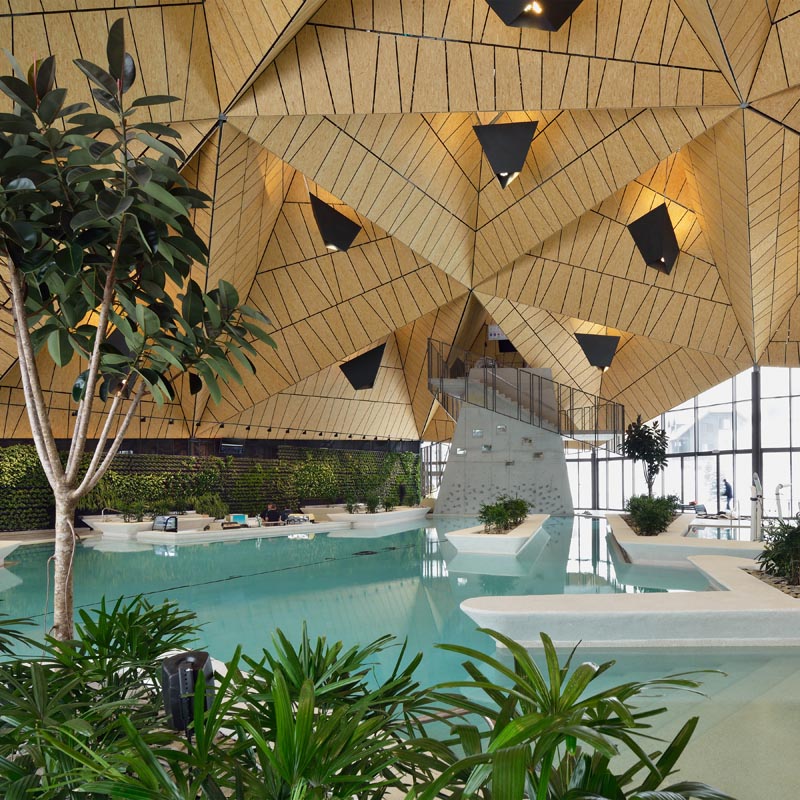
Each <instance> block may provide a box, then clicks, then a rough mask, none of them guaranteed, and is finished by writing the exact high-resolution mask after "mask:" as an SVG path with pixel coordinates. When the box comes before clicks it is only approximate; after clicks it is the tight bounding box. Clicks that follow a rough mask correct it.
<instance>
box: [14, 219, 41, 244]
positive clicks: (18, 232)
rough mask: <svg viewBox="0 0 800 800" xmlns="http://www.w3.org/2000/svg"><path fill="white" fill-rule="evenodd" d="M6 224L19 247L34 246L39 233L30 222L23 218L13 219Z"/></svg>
mask: <svg viewBox="0 0 800 800" xmlns="http://www.w3.org/2000/svg"><path fill="white" fill-rule="evenodd" d="M8 226H9V227H10V228H11V230H12V231H13V239H14V241H16V242H17V244H19V245H20V246H21V247H24V248H25V249H26V250H30V249H31V248H33V247H35V246H36V242H37V241H38V240H39V234H38V233H37V231H36V228H34V227H33V225H31V223H30V222H28V221H27V220H24V219H15V220H13V221H12V222H9V223H8Z"/></svg>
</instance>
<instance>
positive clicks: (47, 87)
mask: <svg viewBox="0 0 800 800" xmlns="http://www.w3.org/2000/svg"><path fill="white" fill-rule="evenodd" d="M34 75H35V78H34ZM55 82H56V59H55V56H47V58H42V59H39V60H38V61H37V62H36V63H35V64H34V65H32V66H31V69H30V72H29V73H28V85H29V86H31V87H33V88H34V89H35V91H36V96H37V97H38V98H39V100H40V101H41V99H42V98H43V97H44V96H45V95H46V94H47V93H48V92H51V91H52V90H53V86H54V85H55ZM39 116H41V114H40V115H39Z"/></svg>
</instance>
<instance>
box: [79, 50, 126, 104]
mask: <svg viewBox="0 0 800 800" xmlns="http://www.w3.org/2000/svg"><path fill="white" fill-rule="evenodd" d="M74 63H75V66H76V67H77V68H78V69H79V70H80V71H81V72H82V73H83V74H84V75H85V76H86V77H87V78H88V79H89V80H90V81H93V82H94V83H96V84H97V85H98V86H100V87H101V88H102V89H103V90H104V91H105V92H107V93H108V94H110V95H111V96H112V97H114V96H115V95H116V94H117V82H116V81H115V80H114V78H112V77H111V75H109V74H108V73H107V72H106V71H105V70H104V69H101V68H100V67H98V66H97V64H92V62H91V61H86V60H85V59H83V58H76V59H75V62H74Z"/></svg>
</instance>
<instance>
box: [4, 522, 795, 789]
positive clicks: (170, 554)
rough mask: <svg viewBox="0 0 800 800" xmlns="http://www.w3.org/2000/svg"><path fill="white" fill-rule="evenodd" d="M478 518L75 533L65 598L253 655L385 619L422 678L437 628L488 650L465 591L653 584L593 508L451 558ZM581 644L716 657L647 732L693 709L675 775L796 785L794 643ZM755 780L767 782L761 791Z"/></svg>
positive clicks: (639, 670) (636, 676)
mask: <svg viewBox="0 0 800 800" xmlns="http://www.w3.org/2000/svg"><path fill="white" fill-rule="evenodd" d="M474 522H475V521H474V520H470V519H453V518H436V519H434V520H433V521H431V522H430V523H429V524H428V527H426V528H415V529H412V530H409V531H404V532H401V533H390V534H386V535H384V534H382V532H380V531H376V533H375V535H374V537H371V538H366V537H365V535H364V532H363V531H362V532H359V533H358V537H357V538H352V537H349V536H347V535H346V534H347V532H346V531H340V532H337V533H336V534H335V535H334V534H327V535H325V534H318V535H316V536H313V537H312V538H293V539H289V538H285V537H277V538H265V539H262V540H250V541H244V542H240V543H236V542H226V543H217V544H207V545H193V546H185V547H184V546H179V547H170V546H155V547H154V546H141V545H139V546H137V545H134V546H133V547H134V548H135V549H134V550H133V551H132V552H121V553H110V552H103V551H102V550H101V549H98V548H97V547H92V546H88V545H89V544H91V543H87V546H83V547H81V548H80V550H79V552H78V555H77V560H76V566H75V569H76V584H75V593H76V605H78V606H91V605H94V604H96V603H97V602H98V600H99V599H100V597H101V596H102V595H103V594H105V595H107V596H108V597H110V598H112V597H116V596H118V595H120V594H126V595H134V594H137V593H144V594H148V595H149V597H150V599H151V600H152V601H154V602H158V601H159V600H161V599H163V598H165V597H168V598H170V599H171V600H174V601H176V602H178V603H179V604H180V605H181V606H182V607H184V608H187V609H191V610H192V611H194V612H195V613H196V614H197V615H198V618H199V619H200V620H202V621H203V622H204V623H205V627H204V631H203V634H202V640H201V644H203V645H204V646H206V647H208V648H209V649H210V650H211V651H212V653H213V654H214V655H215V656H216V657H218V658H221V659H225V658H227V657H228V656H229V655H230V653H231V652H232V651H233V649H234V647H235V646H236V645H237V644H239V643H241V644H243V645H244V649H245V652H248V653H250V654H251V655H254V656H255V655H257V654H258V653H259V652H260V650H261V648H262V647H265V646H269V641H270V636H271V633H272V631H273V630H274V629H275V628H276V627H280V628H282V629H283V630H284V631H285V632H286V633H287V635H288V636H289V637H290V638H294V639H297V638H298V636H299V632H300V624H301V621H302V620H303V619H305V620H307V621H308V626H309V631H310V633H311V634H312V636H316V635H323V634H324V635H325V636H327V637H328V639H329V640H337V639H341V640H342V641H344V642H346V643H348V644H353V643H355V642H361V643H366V642H368V641H371V640H373V639H376V638H378V637H379V636H382V635H384V634H386V633H393V634H394V635H396V636H398V637H399V638H400V639H401V640H402V638H404V637H407V638H408V642H409V650H410V652H416V651H418V650H421V651H423V652H424V653H425V657H424V659H423V661H422V664H421V666H420V670H419V673H418V678H419V680H420V681H421V682H422V683H428V684H430V683H434V682H436V681H442V680H450V679H454V678H457V677H461V675H462V671H461V667H460V663H461V661H462V660H463V659H462V657H460V656H457V655H455V654H448V653H445V652H443V651H441V650H438V649H436V648H435V647H433V645H434V644H435V643H437V642H457V643H459V644H464V645H469V646H472V647H475V648H478V649H480V650H483V651H485V652H491V651H493V650H494V645H493V642H492V641H491V640H490V639H489V638H488V637H486V636H484V635H483V634H480V633H478V632H477V631H476V630H475V628H474V625H473V624H472V622H471V621H470V620H469V619H468V618H467V617H466V615H464V614H463V613H462V612H461V611H460V609H459V603H460V602H461V601H462V600H464V599H466V598H468V597H475V596H477V595H480V594H490V593H491V594H497V593H501V594H519V593H526V592H532V591H533V592H536V593H539V594H551V593H557V594H561V593H572V592H581V593H598V594H599V593H607V592H610V591H620V592H621V591H624V592H636V593H639V592H648V591H654V589H653V587H647V586H630V585H626V584H623V583H620V582H619V581H618V578H617V576H616V575H615V573H614V568H613V562H612V560H611V558H610V556H609V553H608V551H607V549H606V539H605V521H604V520H591V519H584V518H576V519H575V520H573V519H571V518H568V519H565V518H551V519H550V520H548V521H547V523H546V532H547V534H548V537H549V538H548V540H547V542H546V544H545V545H543V546H542V545H541V544H540V545H537V547H532V548H530V549H527V548H526V549H524V550H523V551H522V553H521V555H520V557H519V558H517V559H514V558H510V559H509V558H505V559H499V560H498V559H486V558H482V559H480V560H478V562H477V563H476V562H474V561H470V560H469V559H468V560H466V561H464V560H463V559H462V560H461V561H459V558H460V556H459V554H457V553H456V552H455V551H454V549H453V548H452V546H451V545H450V544H449V543H448V542H447V541H446V540H445V538H444V534H445V532H446V531H448V530H455V529H458V528H461V527H466V526H468V525H472V524H474ZM97 541H98V540H95V542H94V544H96V543H97ZM531 544H534V542H532V543H531ZM122 546H123V547H131V545H129V544H128V543H124V544H123V545H122ZM51 552H52V547H51V546H46V547H42V546H29V547H23V548H19V549H18V550H16V551H15V552H14V553H13V554H12V555H11V556H10V558H11V559H12V560H13V561H16V562H17V563H15V564H12V565H11V566H9V567H8V568H7V569H5V570H0V573H7V576H6V578H7V580H5V581H2V580H0V587H3V586H5V587H6V588H5V590H4V591H2V590H0V601H3V602H2V603H0V610H2V611H4V612H6V613H9V614H12V615H13V616H35V617H37V619H38V620H42V611H43V607H44V586H45V563H46V560H47V558H48V556H49V555H50V554H51ZM481 570H482V571H481ZM684 572H685V571H684ZM681 574H682V576H684V573H683V572H682V573H681ZM10 578H13V581H10V580H9V579H10ZM682 579H685V576H684V577H683V578H682ZM693 580H694V579H693ZM696 580H697V585H696V587H695V588H697V589H698V590H702V589H707V588H708V586H707V584H706V583H705V581H704V579H703V578H702V575H701V574H700V573H697V578H696ZM17 581H18V582H17ZM14 582H16V585H10V584H11V583H14ZM391 657H392V658H393V657H394V653H392V654H391ZM579 658H580V660H595V661H605V660H609V659H612V658H616V659H617V661H618V665H617V666H616V667H615V668H614V669H612V670H610V671H609V672H608V673H606V675H604V676H603V680H604V681H606V682H607V683H608V684H617V683H622V682H623V681H626V680H642V679H646V678H652V677H657V676H661V675H665V674H668V673H673V672H680V671H685V670H689V669H722V670H724V671H725V672H727V673H728V674H729V677H727V678H725V677H723V676H721V675H716V674H714V675H710V676H708V678H706V682H705V689H706V691H707V692H708V695H709V696H708V697H698V696H697V695H693V694H683V693H680V694H676V693H671V694H670V696H669V697H668V698H663V697H659V698H655V699H654V700H653V702H654V703H658V704H659V705H660V704H662V703H664V702H666V704H667V705H668V706H669V708H670V712H669V719H668V720H667V721H666V727H664V728H663V729H659V731H658V733H660V734H663V735H665V736H666V735H667V734H669V733H674V732H675V731H677V729H678V727H679V726H680V724H681V723H682V722H683V721H685V719H686V718H687V717H688V716H691V715H692V714H698V713H699V714H700V716H701V723H700V727H699V731H698V733H697V734H696V737H695V740H696V741H695V740H693V742H694V744H693V746H692V748H690V750H689V752H687V754H686V757H685V758H684V759H683V761H682V764H683V765H684V775H686V776H690V777H692V778H695V779H700V780H705V781H708V782H709V783H712V784H715V785H718V786H720V787H721V788H723V789H727V790H728V791H729V792H731V793H733V794H734V796H736V797H738V798H739V800H762V798H763V797H765V796H769V797H770V800H789V799H790V798H791V799H792V800H795V798H796V796H797V792H796V789H797V786H798V785H800V767H798V766H797V762H796V760H795V759H794V756H793V751H794V742H797V741H800V650H799V649H796V648H771V649H761V648H759V649H756V648H740V649H732V648H710V649H707V650H697V649H686V648H682V649H680V650H669V649H647V650H635V649H629V650H624V651H620V652H610V651H603V650H588V649H582V650H581V651H580V653H579ZM376 673H377V674H378V675H379V676H380V675H385V668H384V667H383V666H382V665H380V664H378V665H376ZM758 787H761V789H764V787H769V793H768V795H767V794H764V793H759V792H758V791H757V788H758Z"/></svg>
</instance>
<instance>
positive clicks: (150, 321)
mask: <svg viewBox="0 0 800 800" xmlns="http://www.w3.org/2000/svg"><path fill="white" fill-rule="evenodd" d="M136 322H137V323H139V328H140V329H141V331H142V333H144V335H145V337H149V336H153V334H156V333H158V332H159V331H160V330H161V320H160V319H159V318H158V314H156V312H155V311H151V310H150V309H149V308H147V307H146V306H141V305H140V306H136Z"/></svg>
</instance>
